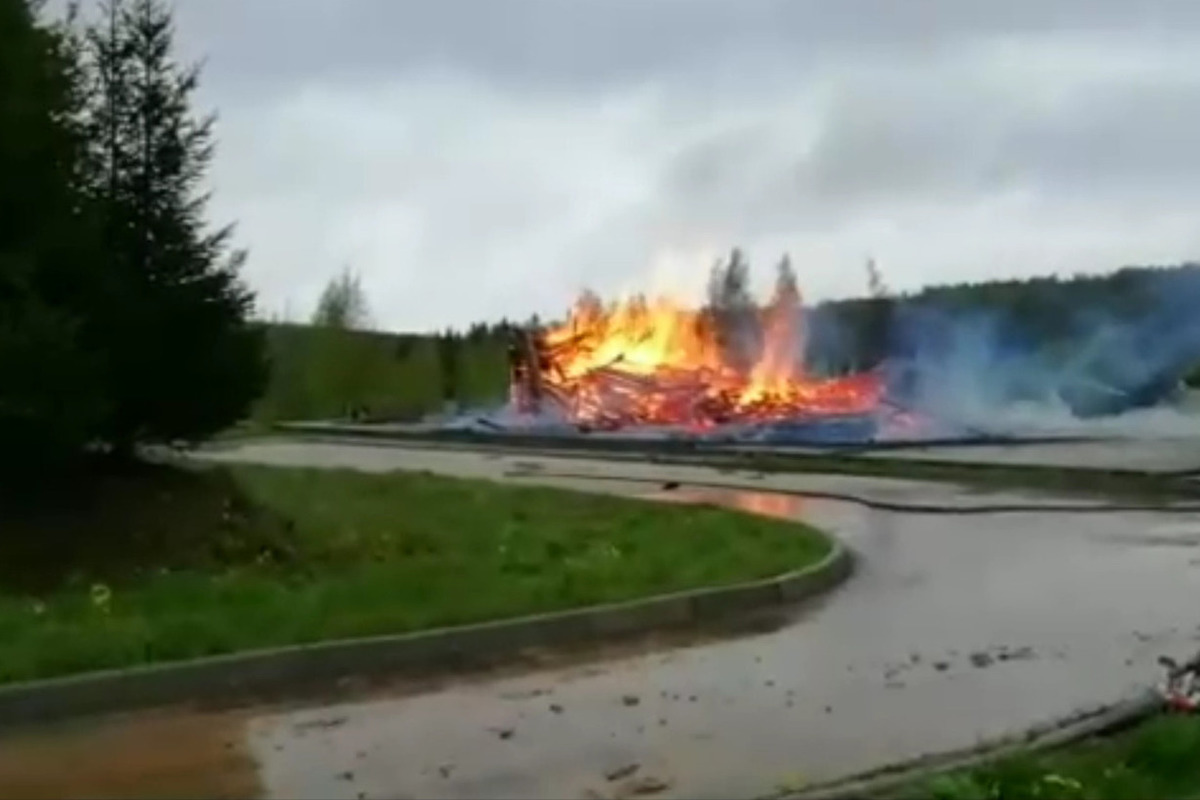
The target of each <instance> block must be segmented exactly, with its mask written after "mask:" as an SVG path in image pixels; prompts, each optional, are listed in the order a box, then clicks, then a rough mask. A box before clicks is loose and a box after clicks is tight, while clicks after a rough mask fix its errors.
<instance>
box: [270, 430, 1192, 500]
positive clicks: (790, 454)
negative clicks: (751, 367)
mask: <svg viewBox="0 0 1200 800" xmlns="http://www.w3.org/2000/svg"><path fill="white" fill-rule="evenodd" d="M272 429H273V430H274V431H275V432H276V433H278V434H280V435H283V436H288V437H291V438H293V439H296V440H299V439H304V440H308V441H318V442H320V441H325V442H333V443H341V444H350V443H359V444H375V445H379V446H393V447H410V448H420V449H427V450H473V451H484V452H487V451H492V452H500V453H511V454H517V453H526V454H529V455H540V456H547V457H554V456H559V457H568V458H602V459H604V460H610V461H627V460H636V461H642V460H649V461H652V462H654V463H661V464H680V465H696V466H712V467H725V468H733V469H754V470H758V471H762V472H784V473H806V472H820V473H828V474H847V475H863V476H880V477H894V476H895V475H896V474H897V473H904V475H905V477H907V478H909V479H912V480H933V481H944V480H949V481H954V482H968V483H969V482H971V481H972V480H976V479H983V478H985V477H987V478H989V479H991V480H995V479H999V478H1001V477H1003V476H1007V477H1008V478H1011V479H1012V480H1013V481H1014V482H1015V485H1019V486H1024V487H1026V488H1031V487H1032V488H1038V487H1043V485H1044V484H1045V483H1046V482H1047V481H1048V482H1049V483H1050V484H1051V485H1055V486H1060V488H1069V487H1070V486H1072V485H1073V486H1077V487H1084V488H1086V487H1089V486H1091V485H1092V484H1093V483H1095V482H1096V481H1098V480H1099V481H1106V482H1109V483H1111V484H1113V485H1126V486H1128V487H1129V488H1131V489H1133V488H1140V489H1142V490H1146V489H1150V490H1153V491H1156V492H1168V493H1171V494H1176V495H1178V496H1181V497H1194V496H1195V495H1196V493H1197V491H1196V487H1195V486H1191V485H1188V483H1187V482H1186V480H1185V478H1186V477H1187V475H1188V472H1187V471H1162V472H1158V471H1150V470H1142V469H1116V468H1111V467H1052V466H1045V465H1036V464H1002V463H992V462H973V461H946V460H941V459H937V458H916V457H909V458H896V457H894V456H888V455H873V453H874V452H875V451H874V450H871V451H860V450H853V449H845V448H843V449H838V448H818V447H804V448H794V449H793V448H774V449H773V448H771V447H769V446H768V447H755V446H747V445H729V444H718V443H699V442H692V441H686V440H669V439H668V440H661V441H659V440H653V441H645V440H614V439H588V438H586V437H582V436H581V437H578V438H571V437H563V436H552V435H519V434H507V435H504V436H502V437H501V436H494V435H492V436H489V435H486V434H478V433H473V432H464V431H446V432H437V433H426V432H422V433H415V432H405V431H394V430H370V429H369V428H366V427H365V426H357V427H356V426H349V425H347V426H330V425H322V424H313V423H275V424H274V425H273V426H272ZM1034 443H1036V442H1034ZM985 444H994V442H986V443H985ZM963 446H968V447H969V446H970V445H969V444H968V445H963ZM900 449H903V448H900V447H891V448H880V452H887V451H889V450H900ZM1064 481H1065V482H1066V483H1064ZM1109 488H1111V487H1109Z"/></svg>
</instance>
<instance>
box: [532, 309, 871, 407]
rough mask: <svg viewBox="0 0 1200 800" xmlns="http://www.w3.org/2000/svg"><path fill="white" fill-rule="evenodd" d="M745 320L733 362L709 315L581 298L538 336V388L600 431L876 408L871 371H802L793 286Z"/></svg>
mask: <svg viewBox="0 0 1200 800" xmlns="http://www.w3.org/2000/svg"><path fill="white" fill-rule="evenodd" d="M747 313H748V314H749V317H750V319H749V323H750V324H749V326H748V327H749V328H750V332H751V334H752V337H751V338H752V339H754V340H755V341H754V346H753V347H752V348H751V349H752V350H753V352H752V354H751V358H750V359H749V360H748V361H746V360H745V359H742V361H743V362H745V363H741V364H740V365H739V364H738V363H737V362H738V361H739V360H738V359H732V358H730V357H729V356H728V353H729V349H730V348H729V343H728V342H723V341H722V337H721V336H720V334H719V331H720V330H721V325H720V324H719V322H718V321H717V319H716V315H715V314H714V312H712V311H697V310H695V309H691V308H688V307H686V306H684V305H682V304H680V303H677V302H674V301H672V300H669V299H666V298H659V299H655V300H652V301H650V300H647V299H646V298H644V297H642V296H635V297H633V298H631V299H629V300H627V301H625V302H621V303H616V304H610V305H605V304H604V303H602V302H601V301H600V299H599V298H598V297H597V296H596V295H594V294H592V293H590V292H589V293H585V294H584V295H583V296H582V297H581V298H580V299H579V300H578V301H577V302H576V304H575V306H574V307H573V308H572V309H571V312H570V313H569V315H568V317H567V319H566V320H565V321H564V322H563V323H561V324H558V325H554V326H551V327H550V328H548V329H547V330H546V331H544V334H543V337H542V343H543V345H544V349H543V353H544V356H545V362H544V366H545V367H546V368H545V369H543V370H542V371H541V380H542V387H543V389H544V391H545V394H546V395H548V396H550V397H552V398H554V399H555V400H556V401H557V402H558V403H559V404H560V405H561V406H562V407H563V408H564V409H565V411H566V412H567V414H568V416H569V417H571V418H572V419H573V420H574V421H576V422H580V423H587V424H591V425H595V426H599V427H620V426H625V425H635V424H642V425H645V424H655V425H691V426H698V427H709V426H711V425H714V424H718V423H723V422H754V421H772V420H782V419H796V418H813V417H819V416H824V415H838V414H862V413H867V412H871V411H874V410H875V409H876V408H877V406H878V403H879V399H880V394H881V391H882V382H881V380H880V379H879V377H878V376H877V375H876V374H875V373H873V372H866V373H858V374H853V375H848V376H842V377H837V378H817V377H812V376H809V375H807V374H806V370H805V369H804V365H803V363H802V355H803V350H804V338H803V311H802V305H801V302H800V295H799V292H798V291H797V290H795V287H794V286H791V287H788V286H786V285H781V286H780V287H778V288H777V289H776V294H775V297H774V298H773V299H772V301H771V302H770V303H769V304H768V305H767V306H766V307H763V308H752V309H748V311H747ZM744 316H745V315H744ZM745 322H746V319H745V318H743V320H742V324H743V327H745Z"/></svg>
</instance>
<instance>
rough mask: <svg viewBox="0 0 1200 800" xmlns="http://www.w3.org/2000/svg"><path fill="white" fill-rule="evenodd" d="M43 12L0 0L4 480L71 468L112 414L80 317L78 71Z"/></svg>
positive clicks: (84, 234)
mask: <svg viewBox="0 0 1200 800" xmlns="http://www.w3.org/2000/svg"><path fill="white" fill-rule="evenodd" d="M36 12H37V8H36V7H35V4H33V3H30V2H26V0H0V99H2V102H0V375H2V376H3V380H0V488H11V487H13V486H14V485H15V484H17V483H18V482H19V479H29V480H31V481H33V482H34V483H37V482H39V481H40V480H41V479H42V478H44V477H45V472H44V470H45V469H47V468H52V467H54V468H56V467H62V466H64V464H65V463H66V462H67V461H69V460H70V459H71V458H72V457H73V456H76V455H78V454H80V453H81V452H82V451H83V450H84V448H85V447H86V446H87V444H88V443H89V442H90V441H91V440H92V439H93V438H94V436H95V435H96V433H97V432H98V429H99V425H100V421H101V420H102V418H103V414H104V411H105V402H104V394H103V391H102V386H101V384H100V363H99V361H98V359H96V358H95V357H94V356H93V354H91V353H89V352H88V350H87V348H86V346H85V344H86V342H87V337H86V335H85V333H86V332H85V328H84V320H83V318H82V317H81V315H80V311H81V307H82V305H83V302H82V300H83V298H85V297H86V294H87V292H86V288H87V286H86V281H85V280H84V279H85V277H86V275H85V272H84V271H83V270H82V269H81V268H80V265H82V264H87V263H88V261H89V259H90V258H91V257H92V255H94V252H93V251H91V250H90V249H89V247H90V245H91V242H90V241H89V238H88V228H87V224H86V215H85V209H84V208H83V207H82V198H81V197H80V195H79V194H78V192H77V189H78V186H77V177H78V174H79V169H80V163H81V161H80V142H81V138H80V135H79V133H80V131H79V130H78V128H77V127H76V122H77V117H78V112H79V108H78V99H79V98H78V94H77V92H76V88H77V83H76V81H77V77H78V73H77V70H76V68H75V64H74V62H73V60H72V59H73V56H74V53H73V51H72V49H71V47H70V44H71V43H70V40H69V38H68V37H67V36H66V35H65V31H64V29H63V28H62V27H61V26H57V25H46V24H44V23H41V22H39V20H38V18H37V15H36ZM23 485H26V486H27V485H28V483H23Z"/></svg>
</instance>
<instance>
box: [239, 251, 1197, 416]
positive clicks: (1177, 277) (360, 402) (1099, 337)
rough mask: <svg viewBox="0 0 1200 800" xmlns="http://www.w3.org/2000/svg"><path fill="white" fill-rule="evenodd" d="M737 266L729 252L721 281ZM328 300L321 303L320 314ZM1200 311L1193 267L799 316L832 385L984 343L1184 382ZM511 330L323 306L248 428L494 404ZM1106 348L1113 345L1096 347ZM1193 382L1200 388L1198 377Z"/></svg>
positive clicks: (989, 287)
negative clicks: (368, 316) (1123, 365)
mask: <svg viewBox="0 0 1200 800" xmlns="http://www.w3.org/2000/svg"><path fill="white" fill-rule="evenodd" d="M738 259H740V256H739V255H737V254H736V252H735V253H734V254H733V255H731V256H730V258H729V259H727V260H726V261H724V262H723V263H722V264H719V265H717V267H716V268H715V269H717V270H720V269H722V268H723V267H724V268H727V267H728V265H729V263H730V262H734V263H737V262H738ZM744 278H745V276H744V275H743V279H744ZM348 280H349V279H348V278H347V276H342V277H341V278H339V279H338V281H337V282H334V283H331V291H332V290H333V289H340V290H341V291H342V292H343V293H344V294H348V295H351V296H354V295H358V296H360V299H359V300H358V301H357V302H358V303H359V304H360V305H362V306H365V304H366V302H367V299H368V298H365V297H361V292H362V290H361V287H359V286H358V285H357V284H352V283H348V282H347V281H348ZM331 297H332V295H331V294H330V291H327V296H326V297H325V298H323V300H322V303H323V304H324V303H326V302H327V301H328V300H329V299H330V298H331ZM1194 299H1200V267H1197V266H1195V265H1191V264H1183V265H1175V266H1161V267H1128V268H1124V269H1120V270H1117V271H1115V272H1111V273H1108V274H1101V275H1077V276H1074V277H1070V278H1058V277H1038V278H1031V279H1025V280H1004V281H991V282H985V283H975V284H960V285H952V286H933V287H928V288H925V289H922V290H921V291H919V292H915V293H910V294H899V295H895V296H890V295H889V296H876V297H866V298H855V299H850V300H839V301H832V302H828V303H822V304H819V305H817V306H815V307H814V308H811V309H808V310H807V324H808V327H809V337H808V349H809V352H808V363H809V365H810V367H814V368H816V370H817V371H818V372H822V373H825V374H838V373H842V372H846V371H850V370H855V369H862V368H864V367H870V366H873V365H875V364H878V363H880V362H881V361H883V360H885V359H887V358H889V357H903V356H904V355H906V354H911V351H912V350H914V349H916V350H918V351H919V352H920V353H921V354H926V355H927V354H929V353H936V352H937V351H938V350H939V348H946V347H953V345H954V344H955V343H956V340H958V339H964V338H970V337H972V336H975V337H977V336H978V335H979V333H980V331H986V333H987V334H988V336H989V340H990V341H989V344H990V345H991V346H990V347H989V350H991V353H990V355H992V356H996V357H1000V356H1008V357H1009V358H1016V359H1020V360H1022V361H1023V363H1033V362H1035V361H1036V362H1037V364H1038V365H1039V367H1040V368H1041V369H1043V370H1047V371H1049V370H1055V369H1059V368H1061V367H1062V366H1063V365H1064V364H1066V363H1068V362H1070V361H1071V360H1072V359H1073V358H1076V357H1079V356H1081V355H1085V356H1086V355H1089V353H1090V351H1092V350H1094V349H1095V348H1096V347H1097V346H1099V347H1101V348H1104V349H1102V350H1101V352H1100V353H1098V354H1092V359H1093V361H1095V364H1094V365H1093V364H1088V365H1087V366H1088V367H1089V368H1090V369H1091V370H1092V372H1094V373H1096V377H1098V378H1102V377H1103V372H1104V371H1105V370H1106V369H1111V368H1112V367H1113V363H1110V361H1116V362H1135V363H1136V364H1137V365H1138V366H1139V367H1145V368H1146V369H1148V370H1149V369H1153V368H1158V367H1161V368H1162V369H1164V370H1165V371H1167V372H1168V373H1170V374H1171V375H1173V376H1174V375H1180V374H1186V373H1188V372H1189V371H1190V365H1192V364H1195V363H1197V360H1198V359H1197V358H1196V356H1197V355H1198V354H1200V328H1198V327H1197V323H1198V322H1200V319H1193V317H1195V316H1196V315H1193V314H1192V310H1191V309H1192V307H1193V302H1192V301H1193V300H1194ZM357 324H362V323H357ZM512 325H513V323H510V322H508V321H500V322H497V323H491V324H489V323H484V322H481V323H478V324H475V325H472V326H471V327H470V328H469V329H468V330H466V331H453V330H447V331H444V332H441V333H437V334H405V333H381V332H372V331H368V330H361V329H356V323H354V322H353V321H348V320H345V319H344V318H342V317H339V316H338V315H336V314H333V315H331V314H328V313H323V312H322V309H321V307H319V308H318V309H317V311H316V312H315V313H314V316H313V320H312V322H311V324H304V325H300V324H272V325H269V326H268V327H267V339H268V343H269V348H268V349H269V352H270V355H271V359H270V360H271V363H272V364H273V369H272V371H271V377H270V380H269V383H268V388H267V390H266V392H265V393H264V395H263V397H262V398H261V400H260V401H259V402H258V403H257V405H256V406H255V411H254V417H255V419H256V420H258V421H260V422H271V421H278V420H283V419H312V418H329V417H341V416H345V415H348V414H351V413H355V414H358V415H361V416H363V417H365V418H367V419H384V420H406V419H414V418H417V417H420V416H421V415H423V414H427V413H430V412H434V411H437V410H438V409H440V408H441V407H442V405H443V403H444V402H445V401H446V400H447V399H453V400H455V401H457V402H458V403H459V404H460V405H461V406H464V407H472V406H486V405H491V404H495V403H498V402H501V401H502V400H503V399H504V398H505V397H506V392H507V381H508V370H507V360H506V354H505V344H506V340H507V336H508V334H509V331H510V330H511V328H512ZM1105 336H1108V337H1111V338H1112V339H1113V341H1112V343H1111V344H1107V345H1106V344H1105V343H1104V337H1105ZM914 340H916V341H914ZM1147 342H1149V345H1150V346H1149V348H1147V347H1146V346H1145V345H1146V343H1147ZM1097 343H1099V344H1097ZM1190 377H1192V378H1193V379H1200V373H1198V374H1194V375H1192V376H1190ZM1196 382H1200V380H1197V381H1196Z"/></svg>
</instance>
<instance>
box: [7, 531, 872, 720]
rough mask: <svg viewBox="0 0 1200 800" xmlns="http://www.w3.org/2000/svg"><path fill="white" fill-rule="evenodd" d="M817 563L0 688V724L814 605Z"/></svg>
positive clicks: (225, 694)
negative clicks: (654, 591)
mask: <svg viewBox="0 0 1200 800" xmlns="http://www.w3.org/2000/svg"><path fill="white" fill-rule="evenodd" d="M825 535H826V536H827V537H828V538H829V540H830V543H831V548H830V551H829V553H827V554H826V555H825V557H824V558H822V559H821V560H820V561H818V562H817V563H816V564H812V565H810V566H807V567H805V568H803V569H799V570H794V571H792V572H786V573H784V574H782V575H778V576H776V577H774V578H766V579H763V580H757V581H750V582H745V583H737V584H732V585H727V586H718V587H710V588H704V589H693V590H688V591H682V592H675V593H672V594H662V595H655V596H652V597H648V598H643V599H639V600H629V601H625V602H620V603H609V604H604V605H597V606H587V607H584V608H578V609H572V610H568V611H561V612H551V613H547V614H536V615H531V616H526V617H518V618H516V619H507V620H496V621H493V622H484V623H479V624H473V625H460V626H454V627H449V628H438V629H435V630H431V631H419V632H414V633H406V634H397V635H388V636H374V637H368V638H360V639H341V640H332V641H324V642H317V643H313V644H306V645H296V646H291V647H281V648H271V649H264V650H252V651H247V652H241V653H232V654H229V655H222V656H214V657H208V658H200V659H195V660H189V661H179V662H168V663H165V664H158V665H151V666H144V667H135V668H131V669H117V670H105V671H101V672H91V673H85V674H82V675H75V676H67V677H63V678H51V679H49V680H39V681H29V682H25V683H16V684H12V685H9V686H0V728H2V727H5V726H18V725H26V724H33V723H43V722H53V721H58V720H63V719H67V718H71V717H83V716H92V715H99V714H106V713H112V712H118V711H132V710H137V709H146V708H152V707H159V706H168V705H174V704H179V703H187V702H203V701H227V700H229V699H231V698H238V697H245V696H254V695H256V694H257V695H271V696H274V695H278V694H279V693H281V692H283V693H287V692H289V691H293V692H299V691H302V690H303V689H306V688H312V687H316V686H321V685H330V684H336V683H337V682H338V681H340V680H343V679H346V678H368V677H372V676H382V675H387V674H390V673H397V672H402V671H404V670H412V669H434V668H439V667H442V668H447V667H461V666H464V665H470V664H473V663H491V662H493V661H494V660H496V659H498V658H503V657H505V656H515V655H517V654H519V653H520V652H522V651H525V650H528V649H531V648H544V647H562V646H567V645H575V644H583V643H594V642H599V641H605V640H609V639H614V638H619V637H625V636H631V635H635V634H644V633H649V632H652V631H659V630H666V629H671V628H679V627H683V626H687V625H696V624H700V623H705V622H710V621H713V620H719V619H721V618H723V617H728V616H731V615H735V614H741V613H746V612H750V611H756V610H763V609H767V608H771V607H777V606H782V605H785V604H795V603H799V602H801V601H804V600H809V599H812V598H814V597H816V596H818V595H820V594H822V593H824V592H825V591H827V590H829V589H833V588H834V587H836V586H838V585H839V584H841V583H842V582H843V581H845V580H846V579H847V578H848V577H850V575H851V573H852V572H853V570H854V556H853V553H852V552H851V551H850V550H849V549H848V548H847V547H845V546H844V545H843V544H842V543H841V542H839V541H838V540H837V539H836V538H835V537H834V536H832V535H829V534H825Z"/></svg>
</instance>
